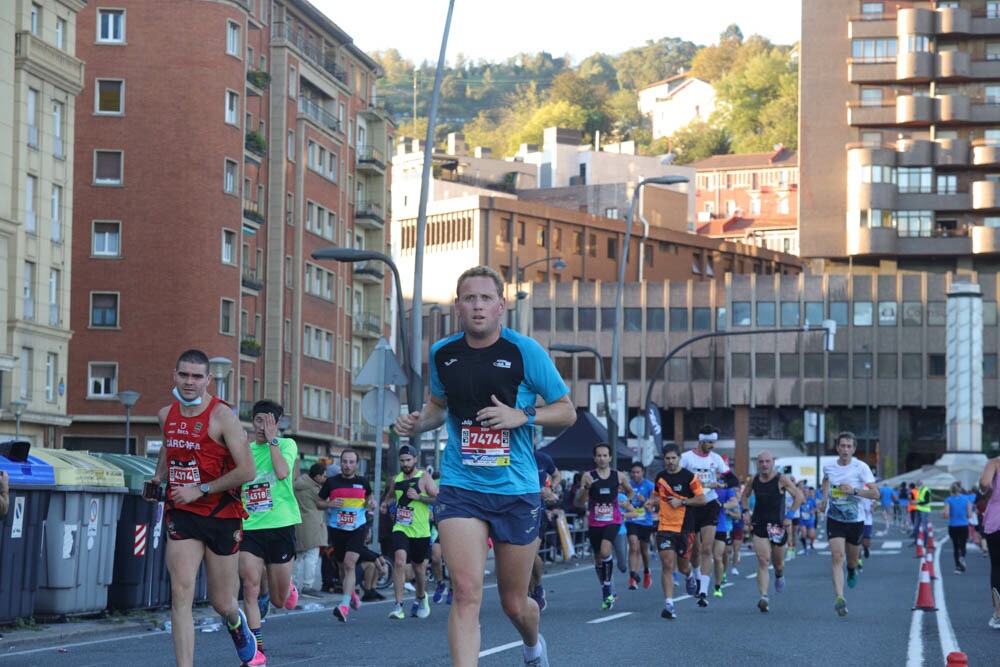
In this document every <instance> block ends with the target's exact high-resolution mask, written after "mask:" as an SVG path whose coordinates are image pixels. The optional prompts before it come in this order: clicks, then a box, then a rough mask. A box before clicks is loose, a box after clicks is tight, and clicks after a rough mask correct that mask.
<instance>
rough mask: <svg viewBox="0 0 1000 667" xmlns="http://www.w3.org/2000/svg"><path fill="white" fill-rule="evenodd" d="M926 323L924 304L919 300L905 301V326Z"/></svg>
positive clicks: (916, 325)
mask: <svg viewBox="0 0 1000 667" xmlns="http://www.w3.org/2000/svg"><path fill="white" fill-rule="evenodd" d="M923 323H924V305H923V304H922V303H921V302H919V301H904V302H903V326H904V327H919V326H920V325H922V324H923Z"/></svg>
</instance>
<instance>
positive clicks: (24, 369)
mask: <svg viewBox="0 0 1000 667" xmlns="http://www.w3.org/2000/svg"><path fill="white" fill-rule="evenodd" d="M33 355H34V351H33V350H32V349H31V348H30V347H22V348H21V354H20V357H21V387H20V395H21V398H23V399H29V398H31V390H32V388H33V383H32V381H31V375H32V371H33V370H34V368H35V365H34V364H33V363H32V361H33V359H32V357H33Z"/></svg>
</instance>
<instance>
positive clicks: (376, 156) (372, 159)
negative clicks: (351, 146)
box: [358, 146, 385, 171]
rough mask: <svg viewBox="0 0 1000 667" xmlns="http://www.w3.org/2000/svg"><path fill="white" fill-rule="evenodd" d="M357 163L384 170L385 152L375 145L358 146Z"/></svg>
mask: <svg viewBox="0 0 1000 667" xmlns="http://www.w3.org/2000/svg"><path fill="white" fill-rule="evenodd" d="M358 165H370V166H372V167H375V168H377V169H380V170H382V171H384V170H385V153H383V152H382V151H381V150H380V149H378V148H376V147H375V146H358Z"/></svg>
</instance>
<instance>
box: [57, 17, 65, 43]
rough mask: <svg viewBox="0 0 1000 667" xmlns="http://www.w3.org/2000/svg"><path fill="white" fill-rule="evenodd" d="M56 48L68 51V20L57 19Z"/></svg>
mask: <svg viewBox="0 0 1000 667" xmlns="http://www.w3.org/2000/svg"><path fill="white" fill-rule="evenodd" d="M56 48H57V49H60V50H65V49H66V20H65V19H56Z"/></svg>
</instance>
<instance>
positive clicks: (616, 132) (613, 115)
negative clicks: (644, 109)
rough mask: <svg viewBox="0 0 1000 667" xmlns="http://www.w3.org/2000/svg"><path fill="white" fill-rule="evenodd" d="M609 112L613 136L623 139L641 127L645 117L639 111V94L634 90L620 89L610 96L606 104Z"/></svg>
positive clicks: (617, 139)
mask: <svg viewBox="0 0 1000 667" xmlns="http://www.w3.org/2000/svg"><path fill="white" fill-rule="evenodd" d="M605 108H606V109H607V113H608V126H609V127H608V129H609V131H610V132H611V136H612V138H614V139H615V140H616V141H621V140H623V139H624V138H625V137H627V136H628V135H629V133H630V132H631V131H632V130H633V129H635V128H637V127H639V126H640V125H641V124H642V123H643V121H644V120H646V119H645V117H644V116H643V115H642V114H641V113H639V101H638V95H636V93H635V91H634V90H624V89H623V90H619V91H617V92H615V93H612V94H611V95H609V96H608V100H607V104H606V105H605Z"/></svg>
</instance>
